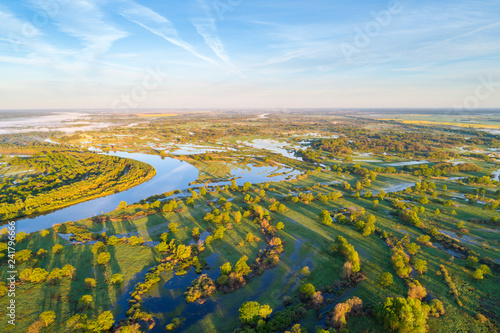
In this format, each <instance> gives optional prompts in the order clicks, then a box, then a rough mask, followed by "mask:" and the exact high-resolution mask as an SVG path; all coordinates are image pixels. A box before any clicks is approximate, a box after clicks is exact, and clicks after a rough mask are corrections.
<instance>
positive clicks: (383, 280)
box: [379, 272, 394, 287]
mask: <svg viewBox="0 0 500 333" xmlns="http://www.w3.org/2000/svg"><path fill="white" fill-rule="evenodd" d="M393 282H394V279H393V277H392V274H391V273H389V272H385V273H382V275H380V278H379V284H380V285H381V286H382V287H388V286H390V285H391V284H392V283H393Z"/></svg>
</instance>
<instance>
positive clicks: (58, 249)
mask: <svg viewBox="0 0 500 333" xmlns="http://www.w3.org/2000/svg"><path fill="white" fill-rule="evenodd" d="M63 248H64V246H62V245H61V244H56V245H54V246H53V247H52V254H59V253H61V252H62V250H63Z"/></svg>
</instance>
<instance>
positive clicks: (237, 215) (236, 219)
mask: <svg viewBox="0 0 500 333" xmlns="http://www.w3.org/2000/svg"><path fill="white" fill-rule="evenodd" d="M240 221H241V212H240V211H239V210H237V211H236V212H234V222H236V223H240Z"/></svg>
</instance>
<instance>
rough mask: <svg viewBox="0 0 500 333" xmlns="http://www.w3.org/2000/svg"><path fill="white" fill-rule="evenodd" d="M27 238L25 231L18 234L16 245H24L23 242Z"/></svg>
mask: <svg viewBox="0 0 500 333" xmlns="http://www.w3.org/2000/svg"><path fill="white" fill-rule="evenodd" d="M26 236H27V235H26V233H25V232H24V231H20V232H18V233H17V235H16V243H18V244H19V243H22V242H23V240H25V239H26Z"/></svg>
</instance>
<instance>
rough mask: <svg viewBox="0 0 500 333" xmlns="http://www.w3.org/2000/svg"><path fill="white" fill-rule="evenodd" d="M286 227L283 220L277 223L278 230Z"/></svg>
mask: <svg viewBox="0 0 500 333" xmlns="http://www.w3.org/2000/svg"><path fill="white" fill-rule="evenodd" d="M284 228H285V224H284V223H283V222H278V224H276V230H283V229H284Z"/></svg>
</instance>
